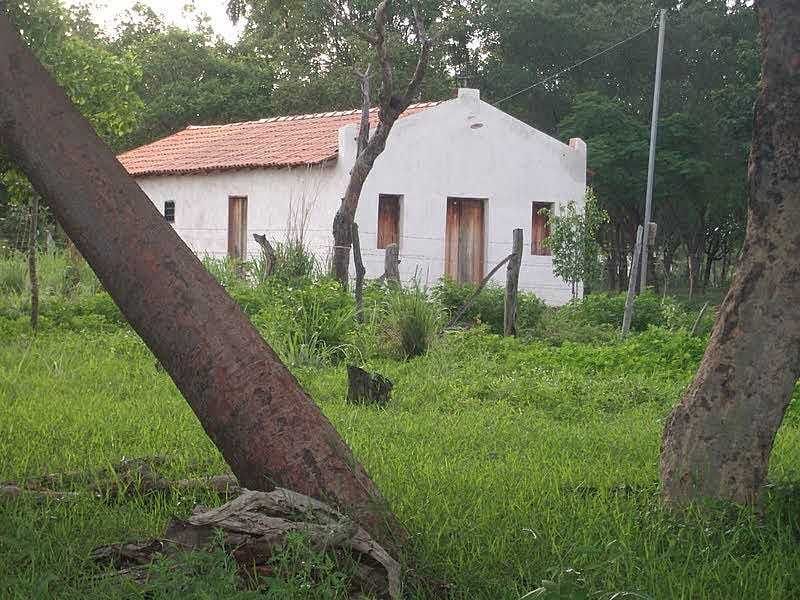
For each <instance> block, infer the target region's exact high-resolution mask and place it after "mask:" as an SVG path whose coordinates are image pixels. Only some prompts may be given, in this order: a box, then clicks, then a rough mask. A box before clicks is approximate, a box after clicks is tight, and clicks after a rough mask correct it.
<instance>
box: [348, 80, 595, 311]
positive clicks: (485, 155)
mask: <svg viewBox="0 0 800 600" xmlns="http://www.w3.org/2000/svg"><path fill="white" fill-rule="evenodd" d="M467 92H469V91H467ZM350 129H351V132H350V134H349V135H347V136H345V139H346V140H347V141H348V142H349V141H350V140H351V139H352V138H353V137H354V136H355V132H356V130H355V128H354V127H352V128H350ZM576 145H577V147H576V148H570V147H569V146H567V145H565V144H562V143H561V142H559V141H557V140H555V139H553V138H551V137H549V136H547V135H545V134H543V133H541V132H539V131H536V130H534V129H531V128H530V127H528V126H527V125H525V124H523V123H521V122H520V121H517V120H516V119H514V118H512V117H510V116H509V115H507V114H505V113H503V112H501V111H499V110H497V109H495V108H493V107H492V106H490V105H489V104H486V103H484V102H481V101H480V100H478V99H477V97H470V96H469V95H468V93H466V94H465V93H464V92H463V91H462V97H460V98H459V99H458V100H455V101H452V102H448V103H445V104H442V105H440V106H438V107H436V108H432V109H429V110H427V111H425V112H423V113H420V114H417V115H414V116H411V117H407V118H404V119H402V120H401V121H399V122H398V123H397V124H396V125H395V129H393V130H392V134H391V136H390V138H389V143H388V144H387V148H386V150H385V151H384V153H383V154H382V155H381V156H380V157H379V158H378V160H377V161H376V163H375V167H374V169H373V171H372V173H370V176H369V178H368V179H367V182H366V185H365V187H364V191H363V193H362V196H361V201H360V203H359V210H358V214H357V219H358V222H359V229H360V231H361V237H362V242H361V245H362V253H363V254H364V260H365V263H370V264H369V265H368V271H371V272H378V273H380V272H382V267H381V265H382V261H383V251H382V250H381V251H379V250H376V242H377V240H376V226H377V203H378V195H379V194H382V193H384V194H401V195H402V196H403V200H402V203H401V243H400V257H401V260H402V262H401V265H400V268H401V275H402V276H403V277H404V278H406V279H411V278H413V277H414V276H415V273H416V276H417V278H418V279H420V280H421V283H423V284H428V285H432V284H433V283H435V281H436V280H437V279H438V278H440V277H441V276H442V273H443V272H444V256H445V240H444V238H445V227H446V225H445V219H446V204H447V198H448V196H450V197H468V198H485V199H486V200H485V204H484V214H485V216H484V219H485V231H486V247H485V249H484V256H485V257H486V265H485V270H484V272H485V273H488V271H489V270H491V269H492V267H494V265H495V264H497V263H498V262H499V261H501V260H502V259H503V258H505V257H506V256H507V255H508V254H509V253H510V252H511V238H512V230H513V229H515V228H517V227H520V228H522V229H523V235H524V255H523V262H522V268H521V271H520V287H521V288H522V289H525V290H531V291H534V292H536V293H537V294H538V295H539V296H540V297H541V298H543V299H545V300H546V301H548V302H549V303H553V304H563V303H564V302H566V301H568V300H569V298H570V295H571V290H570V288H569V286H568V285H567V284H565V283H564V282H563V281H561V280H560V279H558V278H556V277H554V276H553V273H552V258H551V257H549V256H533V255H531V250H530V243H531V226H532V210H533V207H532V203H533V202H548V203H555V204H556V210H558V207H559V206H565V205H566V204H567V203H568V202H569V201H572V200H574V201H576V202H577V203H579V204H581V205H582V203H583V196H584V191H585V186H586V147H585V144H584V143H583V142H582V141H580V140H578V141H577V143H576ZM347 153H348V154H349V157H348V159H349V160H352V153H353V148H352V147H348V148H347ZM431 257H432V258H431ZM370 266H371V267H372V268H370ZM505 276H506V269H505V268H501V269H500V270H499V271H498V273H497V274H496V275H495V276H494V278H493V281H494V282H495V283H498V284H501V285H503V284H504V283H505Z"/></svg>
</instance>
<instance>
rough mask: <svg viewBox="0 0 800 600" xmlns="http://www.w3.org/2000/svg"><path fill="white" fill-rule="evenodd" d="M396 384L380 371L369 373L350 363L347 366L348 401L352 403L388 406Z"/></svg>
mask: <svg viewBox="0 0 800 600" xmlns="http://www.w3.org/2000/svg"><path fill="white" fill-rule="evenodd" d="M393 387H394V384H393V383H392V382H391V380H389V379H387V378H386V377H384V376H383V375H381V374H380V373H368V372H367V371H365V370H364V369H359V368H358V367H354V366H352V365H349V366H348V367H347V401H348V402H350V403H351V404H375V405H377V406H386V405H387V404H388V403H389V398H390V396H391V393H392V388H393Z"/></svg>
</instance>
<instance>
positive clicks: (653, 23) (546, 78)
mask: <svg viewBox="0 0 800 600" xmlns="http://www.w3.org/2000/svg"><path fill="white" fill-rule="evenodd" d="M657 20H658V14H656V16H655V17H654V18H653V21H652V22H651V23H650V25H649V26H648V27H647V28H646V29H642V30H641V31H640V32H638V33H635V34H633V35H632V36H631V37H629V38H626V39H624V40H622V41H620V42H617V43H616V44H614V45H613V46H609V47H608V48H606V49H605V50H601V51H600V52H598V53H597V54H593V55H592V56H590V57H588V58H584V59H583V60H581V61H578V62H576V63H575V64H574V65H571V66H569V67H567V68H565V69H562V70H560V71H559V72H557V73H553V74H552V75H550V76H549V77H545V78H544V79H542V80H541V81H537V82H536V83H534V84H533V85H529V86H528V87H526V88H522V89H521V90H519V91H518V92H514V93H513V94H511V95H510V96H506V97H505V98H501V99H500V100H498V101H497V102H494V103H493V104H492V106H497V105H498V104H501V103H503V102H505V101H506V100H511V99H512V98H516V97H517V96H519V95H520V94H524V93H525V92H528V91H530V90H532V89H533V88H535V87H537V86H539V85H542V84H543V83H547V82H548V81H551V80H553V79H555V78H556V77H559V76H560V75H563V74H564V73H568V72H570V71H572V70H574V69H577V68H578V67H580V66H581V65H583V64H586V63H587V62H589V61H590V60H594V59H595V58H597V57H598V56H603V55H604V54H608V53H609V52H611V51H612V50H616V49H617V48H619V47H620V46H622V45H624V44H627V43H628V42H632V41H633V40H635V39H636V38H639V37H641V36H643V35H644V34H645V33H647V32H649V31H651V30H652V29H653V27H654V26H655V24H656V21H657Z"/></svg>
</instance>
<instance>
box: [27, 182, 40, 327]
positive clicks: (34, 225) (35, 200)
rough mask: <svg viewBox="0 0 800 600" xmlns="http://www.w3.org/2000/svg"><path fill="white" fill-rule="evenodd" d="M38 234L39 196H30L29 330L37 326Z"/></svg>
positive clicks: (34, 194)
mask: <svg viewBox="0 0 800 600" xmlns="http://www.w3.org/2000/svg"><path fill="white" fill-rule="evenodd" d="M38 233H39V194H36V193H33V194H32V195H31V235H30V240H29V242H28V277H29V278H30V280H31V329H33V330H34V331H35V330H36V328H37V327H38V326H39V274H38V273H37V271H36V238H37V234H38Z"/></svg>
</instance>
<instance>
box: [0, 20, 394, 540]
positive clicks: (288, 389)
mask: <svg viewBox="0 0 800 600" xmlns="http://www.w3.org/2000/svg"><path fill="white" fill-rule="evenodd" d="M45 123H46V124H47V127H46V129H45V128H42V124H45ZM0 143H4V144H5V145H6V147H7V148H8V149H9V151H10V152H11V155H12V157H13V159H14V160H16V161H17V162H18V163H19V164H20V165H21V166H22V168H23V170H24V171H25V172H26V173H27V175H28V176H29V177H30V179H31V181H32V182H33V185H34V187H35V188H36V189H37V190H38V191H39V192H40V193H41V195H42V197H43V198H46V199H47V201H48V203H49V205H50V207H51V208H52V210H53V212H54V213H55V215H56V217H57V218H58V220H59V221H60V223H61V225H62V226H63V228H64V230H65V232H66V233H67V235H68V236H69V237H70V238H71V239H72V240H73V241H74V243H75V245H76V246H77V248H78V250H80V252H81V254H82V255H83V256H84V257H85V258H86V260H87V261H88V262H89V264H90V265H91V266H92V268H93V269H94V271H95V272H96V273H97V275H98V277H99V278H100V281H101V282H102V283H103V285H104V286H105V288H106V289H107V290H108V291H109V293H110V294H111V295H112V297H113V298H114V300H115V302H117V304H118V305H119V307H120V309H121V310H122V312H123V314H124V315H125V317H126V318H127V319H128V321H129V322H130V323H131V325H132V326H133V328H134V329H135V330H136V331H137V332H138V333H139V335H140V336H141V337H142V339H143V340H144V341H145V343H146V344H147V345H148V347H149V348H150V349H151V350H152V351H153V353H154V354H155V355H156V357H157V359H158V360H159V361H160V362H161V364H162V365H164V368H165V369H166V370H167V371H168V372H169V373H170V375H171V376H172V378H173V380H174V381H175V383H176V385H177V386H178V388H179V389H180V390H181V392H182V393H183V395H184V397H185V398H186V399H187V401H188V402H189V404H190V405H191V407H192V409H193V410H194V412H195V413H196V414H197V417H198V419H199V420H200V423H201V424H202V426H203V427H204V429H205V430H206V432H207V433H208V435H209V436H210V437H211V439H212V440H213V441H214V443H215V444H216V445H217V447H218V448H219V449H220V450H221V451H222V454H223V455H224V457H225V459H226V460H227V462H228V464H229V465H230V466H231V468H232V469H233V472H234V473H235V474H236V476H237V478H238V479H239V481H240V482H241V484H242V485H243V486H246V487H248V488H251V489H255V490H270V489H272V488H273V487H274V486H276V485H277V486H281V487H285V488H289V489H292V490H295V491H298V492H300V493H303V494H306V495H308V496H312V497H315V498H318V499H320V500H324V501H326V502H329V503H333V504H335V505H337V506H339V507H341V508H342V509H344V510H347V511H348V512H350V513H351V514H354V515H355V518H356V519H357V520H358V521H359V522H360V523H362V524H363V525H364V526H365V528H367V529H368V530H369V531H370V532H371V533H373V534H374V536H375V537H376V538H378V539H379V540H381V541H385V540H387V539H388V535H387V533H386V531H385V529H384V525H385V524H387V523H388V524H389V525H390V527H392V528H396V529H397V530H398V531H401V530H400V528H399V527H397V526H396V525H395V521H394V520H393V519H392V517H391V515H390V514H389V513H387V511H386V508H385V505H384V502H383V501H382V500H381V496H380V494H379V492H378V490H377V489H376V487H375V485H374V484H373V483H372V481H371V480H370V479H369V477H368V476H367V474H366V472H365V471H364V469H363V468H362V467H361V465H359V464H358V462H357V461H356V460H355V459H354V457H353V455H352V453H351V451H350V449H349V448H348V447H347V445H346V444H345V443H344V441H343V440H342V439H341V438H340V437H339V435H338V434H337V432H336V430H335V429H334V428H333V426H332V425H331V424H330V422H329V421H328V420H327V419H326V418H325V416H324V415H323V414H322V412H321V411H320V409H319V408H318V407H317V406H316V405H315V404H314V403H313V402H312V401H311V399H310V398H309V397H308V396H307V395H306V394H305V392H304V391H303V390H302V388H301V387H300V385H299V384H298V383H297V381H296V380H295V378H294V377H293V376H292V374H291V373H290V372H289V371H288V370H287V369H286V367H285V366H284V365H283V364H282V363H281V362H280V360H279V359H278V357H277V355H276V354H275V352H273V351H272V349H271V348H270V347H269V346H268V345H267V344H266V343H265V342H264V340H263V339H262V338H261V336H260V335H259V334H258V332H256V330H255V329H254V328H253V327H252V325H251V324H250V322H249V321H248V320H247V318H246V317H245V315H244V314H243V313H242V311H241V310H240V308H239V307H238V305H237V304H236V303H235V302H234V301H233V300H232V299H231V298H230V297H229V296H228V295H227V294H226V293H225V290H223V289H222V287H221V286H219V285H218V284H217V283H216V281H215V280H214V278H213V277H212V276H211V275H209V273H208V272H207V271H206V270H205V269H204V268H203V266H202V264H201V263H200V261H199V260H198V258H197V257H196V256H195V255H194V254H193V253H192V251H191V250H190V249H189V248H188V247H187V246H186V244H184V243H183V242H182V241H181V239H180V238H179V237H178V235H177V234H176V233H175V232H174V230H173V229H172V227H170V226H169V225H168V224H167V223H166V222H165V221H164V218H163V217H162V216H161V215H160V214H159V212H158V211H157V210H156V209H155V208H154V207H153V204H152V203H151V202H150V200H149V199H148V198H147V196H145V194H144V192H142V190H141V189H140V188H139V186H138V185H137V184H136V182H135V181H134V180H133V179H131V178H130V177H129V176H128V175H127V173H126V172H125V171H124V169H123V168H122V166H121V165H120V164H119V162H117V160H116V159H115V157H114V155H113V154H112V153H111V151H110V150H109V149H108V148H107V147H106V146H105V145H104V144H103V142H102V141H101V140H100V139H99V138H98V137H97V136H96V135H95V133H94V131H92V128H91V126H90V125H89V123H88V122H87V121H86V120H85V119H84V118H83V117H82V116H81V115H80V114H79V113H78V111H77V110H76V109H75V107H74V106H72V104H71V103H70V102H69V100H68V99H67V97H66V95H65V94H64V92H63V91H62V90H61V89H60V88H59V87H58V85H57V84H56V83H55V82H54V81H53V79H52V78H51V77H50V76H49V75H48V74H47V72H46V71H45V70H44V68H43V67H42V66H41V65H40V64H39V63H38V62H37V61H36V59H35V58H34V56H33V54H32V53H31V52H30V51H29V50H28V48H27V47H26V46H25V43H24V42H23V41H22V39H21V38H20V37H19V33H18V32H17V31H15V29H14V28H13V27H12V26H11V24H10V23H9V21H8V19H7V18H6V17H4V16H2V15H0Z"/></svg>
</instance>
